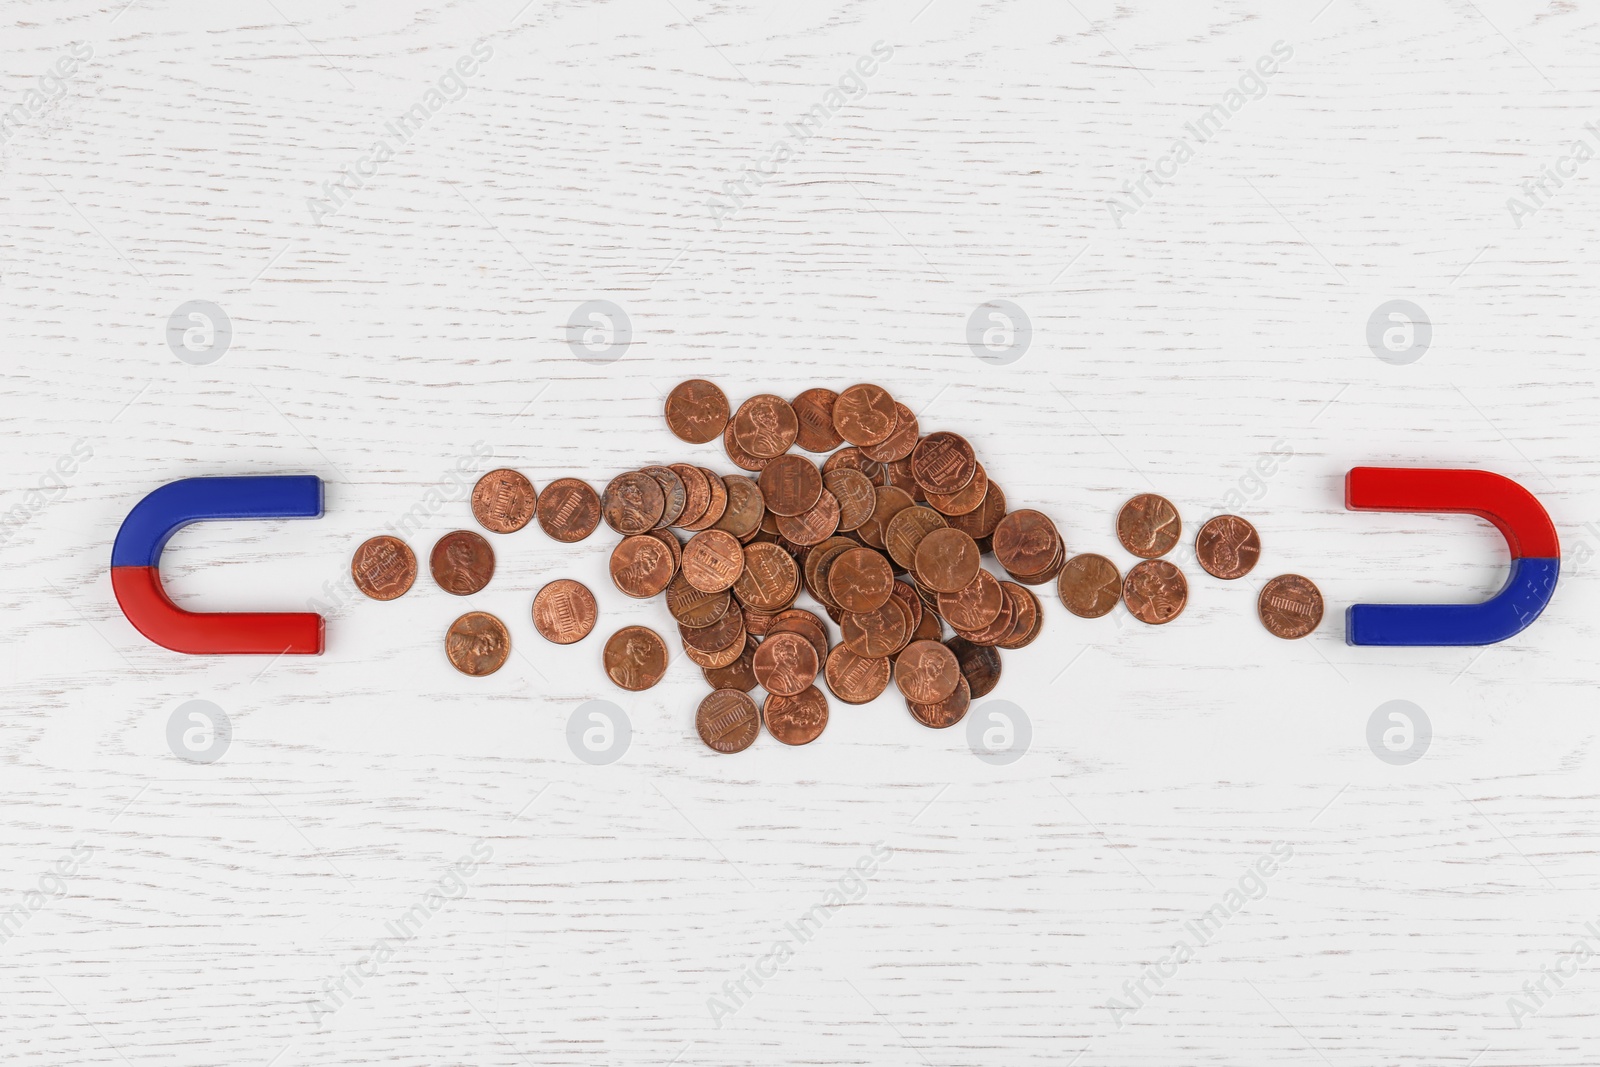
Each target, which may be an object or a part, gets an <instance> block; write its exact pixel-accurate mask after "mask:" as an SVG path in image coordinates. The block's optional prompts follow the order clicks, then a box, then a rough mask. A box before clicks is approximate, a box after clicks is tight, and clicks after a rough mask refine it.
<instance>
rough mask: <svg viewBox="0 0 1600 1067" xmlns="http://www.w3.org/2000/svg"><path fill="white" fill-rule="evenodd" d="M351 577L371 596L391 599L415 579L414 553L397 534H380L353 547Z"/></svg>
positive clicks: (357, 585) (415, 559) (407, 587)
mask: <svg viewBox="0 0 1600 1067" xmlns="http://www.w3.org/2000/svg"><path fill="white" fill-rule="evenodd" d="M350 577H351V578H353V579H354V580H355V583H356V588H357V589H359V590H361V592H362V593H363V594H365V595H366V596H369V597H371V598H372V599H373V600H393V599H395V598H396V597H399V596H403V595H405V592H406V590H408V589H410V588H411V583H412V582H414V581H416V580H417V556H416V553H414V552H412V551H411V546H410V545H408V544H406V543H405V542H404V541H402V540H400V538H398V537H390V536H389V535H388V534H379V535H378V536H377V537H372V538H368V539H367V540H365V541H363V542H361V547H360V548H358V549H356V554H355V555H354V556H352V557H351V558H350Z"/></svg>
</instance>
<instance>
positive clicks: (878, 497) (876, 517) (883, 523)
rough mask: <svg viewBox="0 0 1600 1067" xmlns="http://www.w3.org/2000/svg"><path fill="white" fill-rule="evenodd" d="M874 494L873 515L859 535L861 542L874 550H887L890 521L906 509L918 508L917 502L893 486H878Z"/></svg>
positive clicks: (902, 490) (861, 528)
mask: <svg viewBox="0 0 1600 1067" xmlns="http://www.w3.org/2000/svg"><path fill="white" fill-rule="evenodd" d="M872 494H873V498H874V503H873V507H872V514H871V515H870V516H869V517H868V518H867V521H866V522H864V523H862V524H861V525H860V526H859V527H858V528H857V533H859V534H860V535H861V540H863V541H865V542H866V543H867V544H869V545H871V546H872V547H873V548H886V547H887V545H886V544H885V542H884V539H883V538H884V534H885V533H886V532H887V531H888V528H889V521H890V520H891V519H893V518H894V517H895V516H896V515H898V514H900V513H901V512H902V511H904V510H905V509H906V508H911V507H916V505H917V502H916V501H915V500H913V499H912V498H911V494H910V493H908V492H906V491H905V490H904V489H900V488H898V487H896V486H892V485H880V486H877V487H876V488H874V489H873V490H872Z"/></svg>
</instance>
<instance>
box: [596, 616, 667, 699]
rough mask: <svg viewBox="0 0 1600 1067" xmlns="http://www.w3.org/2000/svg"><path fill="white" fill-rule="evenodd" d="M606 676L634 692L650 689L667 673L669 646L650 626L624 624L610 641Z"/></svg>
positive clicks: (605, 658)
mask: <svg viewBox="0 0 1600 1067" xmlns="http://www.w3.org/2000/svg"><path fill="white" fill-rule="evenodd" d="M604 662H605V668H606V676H607V677H608V678H610V679H611V680H612V682H614V683H615V684H616V685H617V686H618V687H620V688H622V689H628V690H631V691H633V692H639V691H640V690H644V689H649V688H650V687H651V686H653V685H655V684H656V683H657V682H659V681H661V676H662V675H664V674H666V673H667V646H666V643H665V642H663V641H662V640H661V637H660V635H659V634H657V633H656V632H655V631H654V630H652V629H650V628H649V627H647V626H624V627H623V628H622V629H620V630H618V631H617V632H616V633H614V634H612V635H611V636H610V637H609V638H607V640H606V647H605V652H604Z"/></svg>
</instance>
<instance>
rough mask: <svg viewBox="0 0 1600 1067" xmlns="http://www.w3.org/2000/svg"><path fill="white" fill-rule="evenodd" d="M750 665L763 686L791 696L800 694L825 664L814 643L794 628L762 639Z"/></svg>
mask: <svg viewBox="0 0 1600 1067" xmlns="http://www.w3.org/2000/svg"><path fill="white" fill-rule="evenodd" d="M751 665H752V667H753V668H754V669H755V672H756V681H758V682H760V683H761V688H763V689H765V690H766V691H767V692H769V693H776V694H777V695H779V696H788V697H792V696H799V695H800V694H801V693H802V692H804V691H805V689H806V687H807V686H809V685H811V683H812V682H815V681H816V680H817V671H818V670H820V669H821V666H822V664H821V661H820V660H819V659H818V658H817V650H816V649H815V648H814V647H812V644H811V642H810V641H808V640H806V639H805V637H803V636H802V635H800V634H797V633H793V632H791V631H786V632H784V633H769V634H768V635H767V636H766V637H765V638H763V639H762V641H761V645H760V647H759V648H757V649H756V654H755V659H754V660H753V661H752V664H751Z"/></svg>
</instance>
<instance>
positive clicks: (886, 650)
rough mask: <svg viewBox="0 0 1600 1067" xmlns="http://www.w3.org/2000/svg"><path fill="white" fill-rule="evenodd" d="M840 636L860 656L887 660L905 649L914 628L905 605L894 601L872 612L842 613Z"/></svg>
mask: <svg viewBox="0 0 1600 1067" xmlns="http://www.w3.org/2000/svg"><path fill="white" fill-rule="evenodd" d="M839 633H840V635H841V636H842V639H843V641H844V644H845V646H846V647H847V648H849V649H850V651H852V652H854V653H855V654H856V655H858V656H862V657H865V658H867V659H886V658H888V657H889V656H892V655H894V654H895V653H896V652H898V651H900V649H902V648H904V647H905V645H906V641H907V639H908V638H910V636H911V627H910V625H909V619H908V616H907V614H906V608H905V605H904V604H902V603H901V602H900V600H899V598H897V597H890V598H889V599H888V600H885V601H884V602H883V603H882V604H880V605H878V606H877V607H876V608H873V609H872V610H871V611H846V612H841V613H840V615H839Z"/></svg>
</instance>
